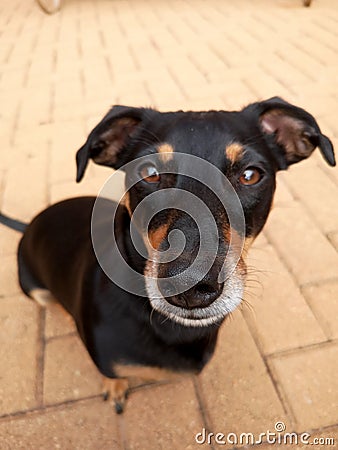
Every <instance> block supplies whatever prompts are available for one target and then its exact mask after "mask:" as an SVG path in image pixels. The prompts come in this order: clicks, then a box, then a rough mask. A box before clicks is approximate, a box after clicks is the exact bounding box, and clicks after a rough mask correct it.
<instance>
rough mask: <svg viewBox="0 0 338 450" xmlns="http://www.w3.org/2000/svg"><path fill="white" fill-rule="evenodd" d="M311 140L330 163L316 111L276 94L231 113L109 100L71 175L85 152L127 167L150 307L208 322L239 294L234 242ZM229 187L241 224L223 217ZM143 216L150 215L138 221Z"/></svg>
mask: <svg viewBox="0 0 338 450" xmlns="http://www.w3.org/2000/svg"><path fill="white" fill-rule="evenodd" d="M316 147H319V149H320V151H321V153H322V155H323V157H324V159H325V160H326V161H327V163H328V164H330V165H331V166H334V165H335V159H334V153H333V148H332V144H331V142H330V140H329V139H328V138H327V137H326V136H324V135H323V134H322V133H321V131H320V129H319V126H318V124H317V122H316V121H315V119H314V118H313V117H312V116H311V115H310V114H309V113H307V112H306V111H304V110H303V109H301V108H298V107H296V106H293V105H291V104H289V103H287V102H285V101H283V100H282V99H280V98H277V97H275V98H272V99H269V100H266V101H263V102H258V103H253V104H251V105H249V106H248V107H246V108H244V109H243V110H242V111H238V112H225V111H208V112H182V111H178V112H168V113H160V112H158V111H155V110H153V109H144V108H131V107H124V106H115V107H113V108H112V109H111V110H110V111H109V113H108V114H107V115H106V116H105V117H104V118H103V120H102V121H101V122H100V123H99V124H98V125H97V126H96V127H95V128H94V129H93V131H92V132H91V133H90V135H89V137H88V140H87V142H86V143H85V145H84V146H83V147H82V148H81V149H80V150H79V151H78V153H77V168H78V171H77V181H80V180H81V179H82V177H83V174H84V172H85V169H86V166H87V164H88V161H89V159H92V160H94V161H95V162H96V163H97V164H102V165H105V166H109V167H112V168H114V169H119V168H122V169H123V168H124V167H127V169H126V182H127V189H128V191H127V194H126V196H125V206H126V208H127V210H128V212H129V214H130V216H131V217H132V216H133V215H134V213H135V211H136V210H137V207H138V205H140V204H141V202H142V211H143V213H142V214H138V219H137V221H138V224H137V226H138V228H139V229H140V230H141V235H142V236H143V240H144V242H145V244H146V248H147V252H148V253H147V254H148V258H147V261H146V264H145V270H144V275H145V279H146V289H147V293H148V297H149V300H150V302H151V305H152V306H153V308H154V309H155V310H157V311H158V312H160V313H161V314H163V315H164V316H166V317H168V318H170V319H172V320H174V321H175V322H178V323H180V324H182V325H185V326H208V325H211V324H214V323H219V322H221V321H222V320H223V319H224V317H225V316H226V315H227V314H228V313H229V312H231V311H233V310H234V309H235V308H236V307H237V306H238V305H239V303H240V302H241V299H242V294H243V289H244V283H245V277H246V265H245V261H244V257H245V256H243V255H245V252H243V253H241V250H242V249H243V248H247V247H249V245H250V243H251V242H252V241H253V239H254V238H255V237H256V236H257V235H258V233H259V232H260V231H261V230H262V228H263V225H264V224H265V222H266V219H267V217H268V214H269V211H270V208H271V204H272V199H273V195H274V191H275V175H276V172H277V171H278V170H283V169H287V168H288V167H289V165H291V164H294V163H296V162H299V161H301V160H303V159H305V158H308V157H309V156H310V155H311V153H312V152H313V150H314V149H315V148H316ZM130 163H132V164H130ZM135 180H136V181H135ZM229 186H230V187H229ZM231 190H232V191H233V192H232V193H231ZM234 192H235V197H236V198H237V199H238V200H239V202H238V205H239V208H238V209H240V210H241V212H242V216H243V220H244V229H239V228H240V226H239V225H237V224H238V223H239V222H240V221H239V222H238V220H236V219H235V220H233V221H232V220H231V215H235V216H236V214H237V213H236V211H235V212H234V211H231V209H232V208H233V206H234V203H233V202H232V201H231V202H230V197H231V196H233V194H234ZM154 194H156V195H154ZM147 199H151V201H150V200H149V201H146V200H147ZM230 203H231V204H230ZM205 207H206V208H207V210H206V209H205ZM206 211H209V213H207V212H206ZM229 211H230V212H229ZM239 216H240V215H239ZM144 217H150V218H151V220H149V222H148V223H147V226H146V229H145V228H144V224H145V223H146V220H145V219H144ZM177 230H178V231H179V234H178V235H177ZM175 232H176V237H177V242H179V244H177V245H176V246H175V242H176V241H175V239H173V236H174V235H175ZM174 241H175V242H174ZM182 243H183V244H182ZM181 244H182V245H181ZM180 245H181V246H180ZM201 249H202V250H201ZM236 252H237V253H236ZM235 254H236V257H235V256H234V255H235ZM161 255H164V256H163V257H162V256H161ZM196 261H197V263H196ZM234 261H235V263H234ZM191 267H193V269H191Z"/></svg>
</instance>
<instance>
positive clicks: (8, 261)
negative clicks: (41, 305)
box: [0, 253, 21, 298]
mask: <svg viewBox="0 0 338 450" xmlns="http://www.w3.org/2000/svg"><path fill="white" fill-rule="evenodd" d="M17 271H18V268H17V258H16V254H15V253H12V254H10V255H7V256H2V257H1V265H0V298H3V297H5V296H11V295H13V294H18V293H19V292H20V291H21V289H20V287H19V284H18V276H17Z"/></svg>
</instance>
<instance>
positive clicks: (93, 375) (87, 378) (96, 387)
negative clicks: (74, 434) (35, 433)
mask: <svg viewBox="0 0 338 450" xmlns="http://www.w3.org/2000/svg"><path fill="white" fill-rule="evenodd" d="M44 375H45V378H44V401H45V403H46V404H53V403H61V402H65V401H69V400H76V399H79V398H83V397H88V396H91V395H98V394H100V393H101V392H102V376H100V374H99V371H98V370H97V369H96V367H95V366H94V363H93V362H92V361H91V359H90V357H89V355H88V353H87V351H86V349H85V347H84V345H83V344H82V342H81V341H80V338H79V337H78V336H65V337H60V338H57V339H52V340H50V341H48V342H47V345H46V350H45V369H44Z"/></svg>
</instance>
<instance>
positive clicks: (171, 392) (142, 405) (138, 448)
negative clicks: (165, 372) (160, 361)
mask: <svg viewBox="0 0 338 450" xmlns="http://www.w3.org/2000/svg"><path fill="white" fill-rule="evenodd" d="M123 419H124V420H125V434H126V439H127V442H128V448H129V449H130V450H143V449H145V448H147V449H149V450H152V449H154V450H157V449H159V448H163V449H164V448H179V449H182V450H183V449H187V450H190V449H197V448H200V445H198V444H197V443H196V441H195V435H196V434H197V433H199V432H200V431H201V430H202V428H203V426H204V425H203V421H202V417H201V413H200V410H199V404H198V401H197V398H196V395H195V392H194V387H193V383H192V381H191V379H187V380H184V381H181V382H178V383H172V384H168V385H164V386H157V387H149V388H147V389H140V390H139V391H137V392H134V393H132V394H131V395H130V398H129V399H128V404H127V407H126V410H125V412H124V414H123Z"/></svg>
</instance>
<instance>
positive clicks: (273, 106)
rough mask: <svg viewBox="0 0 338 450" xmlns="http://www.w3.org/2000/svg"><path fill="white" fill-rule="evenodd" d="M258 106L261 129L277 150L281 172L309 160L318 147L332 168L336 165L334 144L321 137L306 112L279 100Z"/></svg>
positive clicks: (314, 123) (317, 127)
mask: <svg viewBox="0 0 338 450" xmlns="http://www.w3.org/2000/svg"><path fill="white" fill-rule="evenodd" d="M255 106H256V108H257V109H258V113H259V126H260V129H261V131H262V132H263V134H264V136H265V138H266V141H267V143H268V145H269V146H270V147H274V149H275V150H276V146H277V147H278V150H279V151H277V153H276V152H275V155H276V158H277V161H278V164H279V168H280V169H286V168H287V167H288V166H289V165H290V164H294V163H296V162H298V161H301V160H302V159H305V158H308V157H309V156H310V155H311V153H312V152H313V150H314V149H315V148H316V147H319V149H320V151H321V153H322V155H323V157H324V159H325V161H326V162H327V163H328V164H329V165H330V166H335V165H336V162H335V157H334V152H333V146H332V143H331V141H330V140H329V139H328V138H327V137H326V136H324V135H323V134H322V132H321V131H320V128H319V126H318V124H317V122H316V120H315V119H314V117H313V116H312V115H311V114H309V113H308V112H307V111H305V110H304V109H301V108H298V107H297V106H294V105H291V104H290V103H287V102H285V101H284V100H282V99H281V98H279V97H273V98H270V99H269V100H265V101H263V102H260V103H256V104H255ZM257 109H256V111H257ZM280 150H281V151H280Z"/></svg>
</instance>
